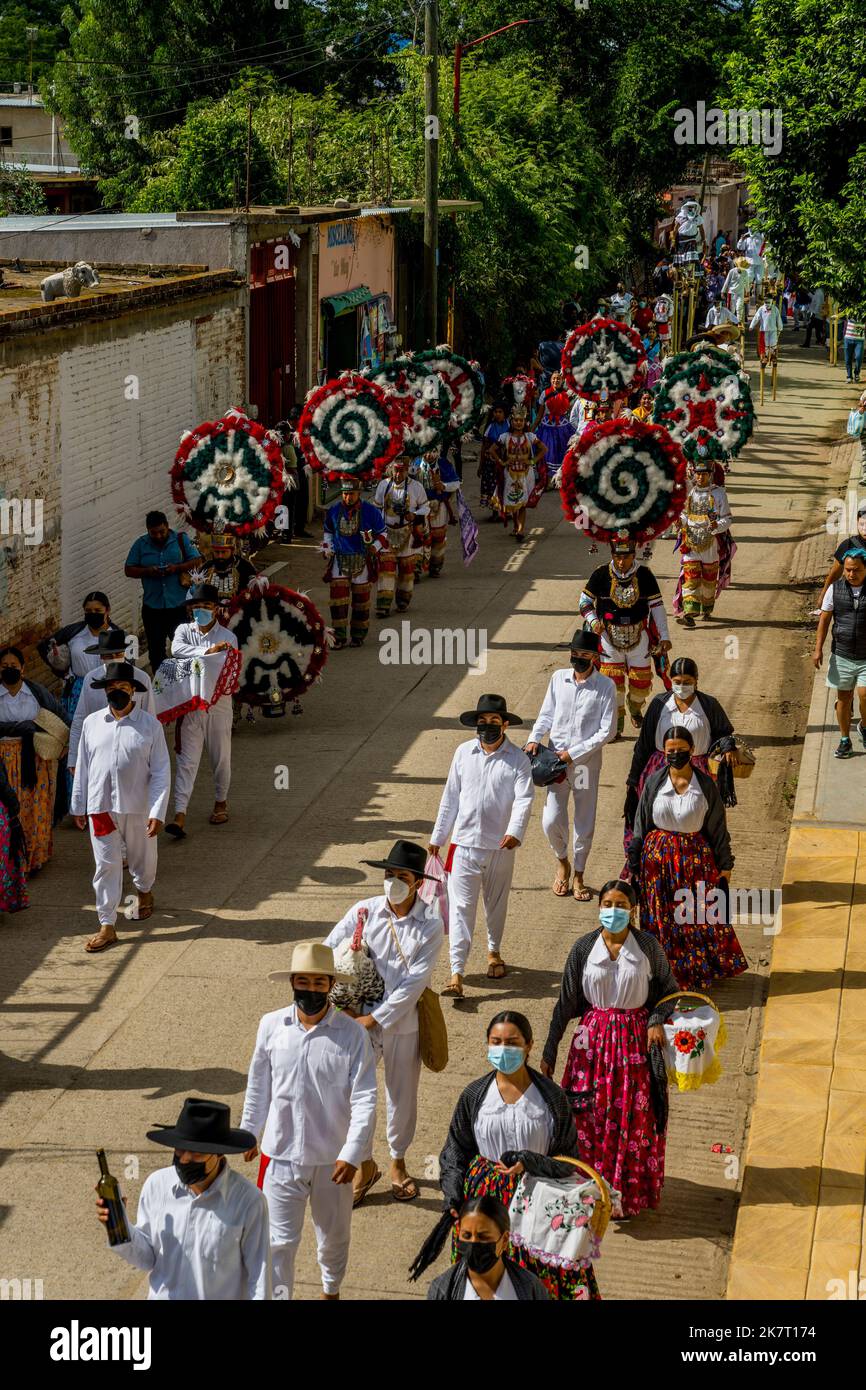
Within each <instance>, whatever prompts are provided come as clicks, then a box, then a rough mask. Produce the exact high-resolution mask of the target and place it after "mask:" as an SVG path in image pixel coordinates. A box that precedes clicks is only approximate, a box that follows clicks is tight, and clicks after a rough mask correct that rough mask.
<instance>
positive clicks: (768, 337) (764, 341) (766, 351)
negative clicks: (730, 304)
mask: <svg viewBox="0 0 866 1390" xmlns="http://www.w3.org/2000/svg"><path fill="white" fill-rule="evenodd" d="M749 328H750V329H752V328H757V330H758V357H759V358H760V359H761V362H762V363H766V362H767V359H768V358H769V359H771V360H772V358H773V356H774V355H775V353H776V350H777V348H778V346H779V335H780V333H781V332H782V315H781V314H780V312H779V306H778V304H777V303H776V301H775V300H774V299H773V297H772V295H771V294H770V292H769V290H765V291H764V300H763V303H762V304H759V305H758V308H757V309H756V311H755V313H754V315H753V316H752V320H751V323H750V324H749Z"/></svg>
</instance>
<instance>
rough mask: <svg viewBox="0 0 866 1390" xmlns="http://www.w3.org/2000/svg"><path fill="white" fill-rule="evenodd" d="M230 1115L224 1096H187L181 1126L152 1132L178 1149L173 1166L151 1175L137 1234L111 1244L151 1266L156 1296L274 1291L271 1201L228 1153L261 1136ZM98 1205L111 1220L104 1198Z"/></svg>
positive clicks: (208, 1298)
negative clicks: (229, 1159)
mask: <svg viewBox="0 0 866 1390" xmlns="http://www.w3.org/2000/svg"><path fill="white" fill-rule="evenodd" d="M230 1120H231V1114H230V1111H229V1108H228V1106H227V1105H223V1104H222V1102H221V1101H217V1100H197V1099H195V1098H193V1097H188V1098H187V1099H186V1100H185V1101H184V1103H183V1109H182V1110H181V1112H180V1116H179V1118H178V1121H177V1124H176V1125H174V1126H173V1127H170V1126H167V1125H159V1126H158V1127H157V1129H155V1130H150V1131H148V1135H147V1137H148V1139H150V1140H151V1141H152V1142H153V1143H154V1144H163V1145H165V1146H166V1147H167V1148H170V1149H174V1164H173V1167H171V1168H158V1169H157V1170H156V1172H155V1173H151V1174H150V1176H149V1177H147V1178H145V1180H144V1184H143V1186H142V1189H141V1196H140V1197H139V1199H138V1218H137V1221H136V1223H135V1225H134V1226H133V1225H132V1224H131V1223H130V1222H128V1223H127V1224H128V1226H129V1235H130V1240H129V1241H128V1242H127V1243H126V1244H124V1245H112V1246H111V1247H110V1249H111V1250H112V1252H113V1253H114V1254H115V1255H119V1256H120V1258H121V1259H122V1260H125V1261H126V1263H127V1264H129V1265H132V1266H133V1268H134V1269H142V1270H146V1271H147V1273H148V1274H149V1275H150V1288H149V1291H148V1295H147V1296H148V1298H149V1299H171V1300H184V1299H185V1300H201V1301H205V1302H209V1303H217V1302H221V1303H227V1302H231V1303H237V1302H247V1301H250V1300H257V1301H258V1300H260V1299H261V1300H264V1299H270V1297H271V1261H270V1252H269V1249H268V1207H267V1203H266V1201H265V1198H264V1196H263V1195H262V1193H261V1192H259V1190H258V1188H257V1187H255V1186H254V1185H253V1183H251V1182H249V1181H248V1179H247V1178H244V1177H241V1175H240V1173H235V1172H233V1171H232V1169H231V1168H229V1166H228V1164H227V1163H226V1159H225V1155H226V1154H241V1153H245V1152H247V1151H248V1150H249V1148H250V1146H251V1144H254V1143H255V1135H253V1134H249V1133H247V1132H246V1131H245V1130H242V1129H232V1128H231V1127H230ZM214 1160H215V1161H214ZM98 1190H99V1189H98V1188H97V1192H98ZM123 1202H124V1206H125V1205H126V1198H125V1197H124V1199H123ZM96 1211H97V1216H98V1217H99V1220H100V1221H101V1222H102V1223H103V1225H107V1224H108V1219H109V1211H108V1206H107V1205H106V1203H105V1202H104V1201H103V1200H102V1198H101V1197H97V1199H96Z"/></svg>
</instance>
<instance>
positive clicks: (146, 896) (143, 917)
mask: <svg viewBox="0 0 866 1390" xmlns="http://www.w3.org/2000/svg"><path fill="white" fill-rule="evenodd" d="M152 916H153V894H152V893H139V895H138V906H137V908H136V912H135V920H136V921H137V922H146V921H147V919H148V917H152Z"/></svg>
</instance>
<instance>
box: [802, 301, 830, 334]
mask: <svg viewBox="0 0 866 1390" xmlns="http://www.w3.org/2000/svg"><path fill="white" fill-rule="evenodd" d="M823 311H824V291H823V290H813V292H812V298H811V299H810V300H809V322H808V323H807V324H806V337H805V338H804V340H803V342H802V343H801V347H810V346H811V343H812V332H813V330H814V333H815V341H816V342H817V344H818V346H819V347H821V346H822V344H823V342H824V339H825V337H826V336H827V320H826V319H825V318H824V312H823Z"/></svg>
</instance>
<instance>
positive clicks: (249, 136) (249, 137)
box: [244, 102, 253, 212]
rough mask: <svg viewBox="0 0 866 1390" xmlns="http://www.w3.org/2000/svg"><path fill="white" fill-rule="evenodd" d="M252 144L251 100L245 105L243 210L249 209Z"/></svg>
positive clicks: (247, 210)
mask: <svg viewBox="0 0 866 1390" xmlns="http://www.w3.org/2000/svg"><path fill="white" fill-rule="evenodd" d="M252 146H253V104H252V102H250V103H249V105H248V106H247V198H246V203H245V206H244V211H245V212H249V210H250V161H251V159H252Z"/></svg>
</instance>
